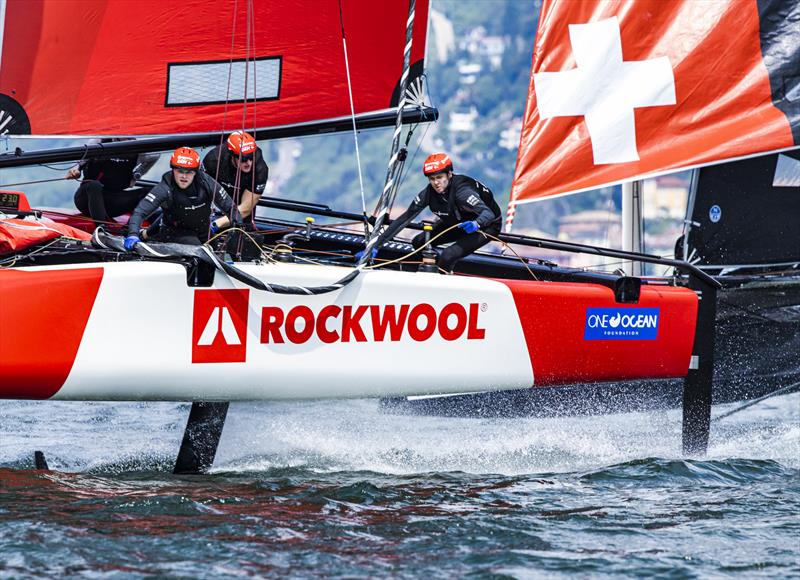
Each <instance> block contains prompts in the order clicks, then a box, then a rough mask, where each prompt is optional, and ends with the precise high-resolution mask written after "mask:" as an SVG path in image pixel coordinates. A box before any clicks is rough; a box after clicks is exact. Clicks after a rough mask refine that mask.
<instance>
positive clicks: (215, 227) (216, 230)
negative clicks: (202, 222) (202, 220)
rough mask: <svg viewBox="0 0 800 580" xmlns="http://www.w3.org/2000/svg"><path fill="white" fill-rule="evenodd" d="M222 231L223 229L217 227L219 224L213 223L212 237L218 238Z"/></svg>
mask: <svg viewBox="0 0 800 580" xmlns="http://www.w3.org/2000/svg"><path fill="white" fill-rule="evenodd" d="M220 229H222V228H220V227H219V226H218V225H217V222H211V235H212V236H216V235H217V234H218V233H219V231H220Z"/></svg>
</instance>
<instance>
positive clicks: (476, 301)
mask: <svg viewBox="0 0 800 580" xmlns="http://www.w3.org/2000/svg"><path fill="white" fill-rule="evenodd" d="M102 267H103V268H104V270H105V274H104V277H103V281H102V283H101V287H100V291H99V294H98V296H97V299H96V301H95V304H94V308H93V310H92V313H91V315H90V318H89V321H88V325H87V328H86V331H85V333H84V336H83V341H82V343H81V346H80V348H79V351H78V354H77V357H76V361H75V364H74V366H73V368H72V372H71V373H70V375H69V377H68V379H67V381H66V383H65V385H64V386H63V388H62V389H61V390H60V391H59V393H58V394H57V395H56V396H55V397H54V398H57V399H97V400H160V399H163V400H186V401H188V400H200V399H205V400H232V401H235V400H255V399H308V398H325V397H368V396H387V395H421V394H434V393H464V392H471V391H485V390H500V389H517V388H525V387H530V386H532V385H533V371H532V368H531V363H530V357H529V355H528V349H527V346H526V343H525V337H524V335H523V332H522V328H521V326H520V322H519V317H518V315H517V311H516V307H515V304H514V300H513V297H512V295H511V292H510V290H509V289H508V287H507V286H506V285H504V284H502V283H499V282H494V281H491V280H483V279H477V278H469V277H461V276H442V275H438V274H413V273H402V272H391V271H367V272H364V273H363V274H362V275H360V276H359V277H358V278H356V280H355V281H354V282H352V283H351V284H350V285H348V286H346V287H345V288H344V289H343V290H341V291H338V292H331V293H328V294H323V295H319V296H299V295H297V296H296V295H283V294H273V293H269V292H262V291H260V290H255V289H252V288H250V289H249V292H248V302H247V304H248V311H247V313H246V315H245V316H246V320H247V332H246V336H239V334H238V333H237V330H236V327H235V323H234V318H235V319H236V320H241V319H242V318H243V317H242V316H241V313H238V315H239V316H238V318H237V313H234V312H232V311H230V310H229V308H230V307H229V306H226V305H223V304H221V305H219V306H218V307H217V306H214V307H213V308H209V309H208V311H207V312H203V313H202V318H201V319H198V322H197V326H196V328H197V331H196V337H195V340H196V344H195V345H193V344H192V340H193V335H192V331H193V320H194V318H193V317H194V315H195V313H194V307H195V298H196V293H200V292H208V291H209V289H203V288H190V287H188V286H187V284H186V271H185V269H184V268H183V267H182V266H179V265H177V264H166V263H149V262H141V263H130V262H128V263H124V264H106V265H104V266H102ZM241 268H242V269H243V270H245V271H247V272H248V273H249V274H251V275H253V276H256V277H258V278H260V279H262V280H264V281H266V282H273V283H277V284H285V285H289V284H291V285H301V286H318V285H324V284H329V283H331V282H334V281H336V280H339V279H340V278H341V277H343V276H344V275H345V274H346V273H347V269H345V268H336V267H324V266H310V265H300V264H298V265H295V264H274V265H263V266H260V265H252V264H247V265H241ZM214 288H216V289H219V290H234V289H243V290H244V289H247V288H248V287H246V286H244V285H242V284H240V283H238V282H235V281H233V280H231V279H229V278H228V277H227V276H226V275H224V274H221V273H219V272H218V273H217V275H216V280H215V285H214ZM401 310H402V315H401ZM265 314H266V317H265ZM309 324H311V325H312V326H313V329H312V328H310V327H308V325H309ZM242 328H243V327H242ZM242 334H245V333H244V332H243V333H242ZM241 341H245V342H246V360H245V362H202V363H197V362H195V363H193V362H192V353H193V346H194V348H201V347H203V348H217V346H219V347H220V348H223V349H224V348H227V347H229V346H230V347H234V346H237V345H240V344H241ZM212 344H213V345H214V346H213V347H210V346H209V345H212Z"/></svg>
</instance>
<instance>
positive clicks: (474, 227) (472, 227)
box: [458, 220, 481, 234]
mask: <svg viewBox="0 0 800 580" xmlns="http://www.w3.org/2000/svg"><path fill="white" fill-rule="evenodd" d="M458 227H460V228H461V229H462V230H464V231H465V232H467V233H468V234H474V233H475V232H477V231H478V229H479V228H480V227H481V226H479V225H478V222H476V221H474V220H473V221H471V222H461V223H460V224H458Z"/></svg>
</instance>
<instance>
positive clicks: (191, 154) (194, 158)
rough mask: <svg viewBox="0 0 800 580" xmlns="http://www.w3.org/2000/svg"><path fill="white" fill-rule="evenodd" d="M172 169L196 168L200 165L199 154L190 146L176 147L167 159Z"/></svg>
mask: <svg viewBox="0 0 800 580" xmlns="http://www.w3.org/2000/svg"><path fill="white" fill-rule="evenodd" d="M169 166H170V167H172V168H173V169H197V168H198V167H200V154H199V153H198V152H197V151H195V150H194V149H192V148H191V147H178V148H177V149H176V150H175V152H174V153H173V154H172V158H171V159H170V160H169Z"/></svg>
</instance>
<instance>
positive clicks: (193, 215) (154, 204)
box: [128, 171, 242, 244]
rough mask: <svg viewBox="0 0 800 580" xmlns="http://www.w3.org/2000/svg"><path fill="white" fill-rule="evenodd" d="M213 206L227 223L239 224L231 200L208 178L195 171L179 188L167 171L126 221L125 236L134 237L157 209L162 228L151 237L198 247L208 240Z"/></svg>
mask: <svg viewBox="0 0 800 580" xmlns="http://www.w3.org/2000/svg"><path fill="white" fill-rule="evenodd" d="M214 205H216V206H217V207H218V208H219V209H220V210H222V211H223V212H224V213H225V215H228V216H231V221H232V222H233V223H234V224H236V223H240V222H241V220H242V218H241V216H240V215H239V210H238V209H237V208H236V206H235V205H234V204H233V201H232V200H231V198H230V197H229V196H228V194H227V193H225V190H224V189H223V188H222V186H221V185H220V184H219V183H217V182H216V181H214V180H213V179H212V178H211V176H209V175H206V174H205V173H203V172H202V171H198V172H197V173H196V174H195V176H194V180H193V181H192V183H191V185H189V187H187V188H186V189H181V188H180V187H178V185H177V184H176V183H175V179H174V178H173V176H172V171H167V172H166V173H165V174H164V175H163V177H162V178H161V182H160V183H159V184H158V185H156V186H155V187H154V188H153V189H152V190H150V193H148V194H147V195H146V196H145V197H144V199H142V201H140V202H139V205H137V206H136V209H135V210H133V214H132V215H131V219H130V221H129V222H128V235H129V236H138V235H140V234H139V229H140V228H141V227H142V222H143V221H144V219H145V218H146V217H147V216H149V215H150V214H151V213H153V212H154V211H155V210H156V209H158V208H159V207H160V208H161V209H162V210H163V214H162V221H163V223H162V226H161V229H160V230H159V232H158V233H157V234H156V235H155V236H154V237H153V239H154V240H156V241H160V242H176V243H179V244H200V243H201V241H200V240H205V239H207V238H208V232H209V225H210V222H211V213H212V211H213V206H214Z"/></svg>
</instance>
